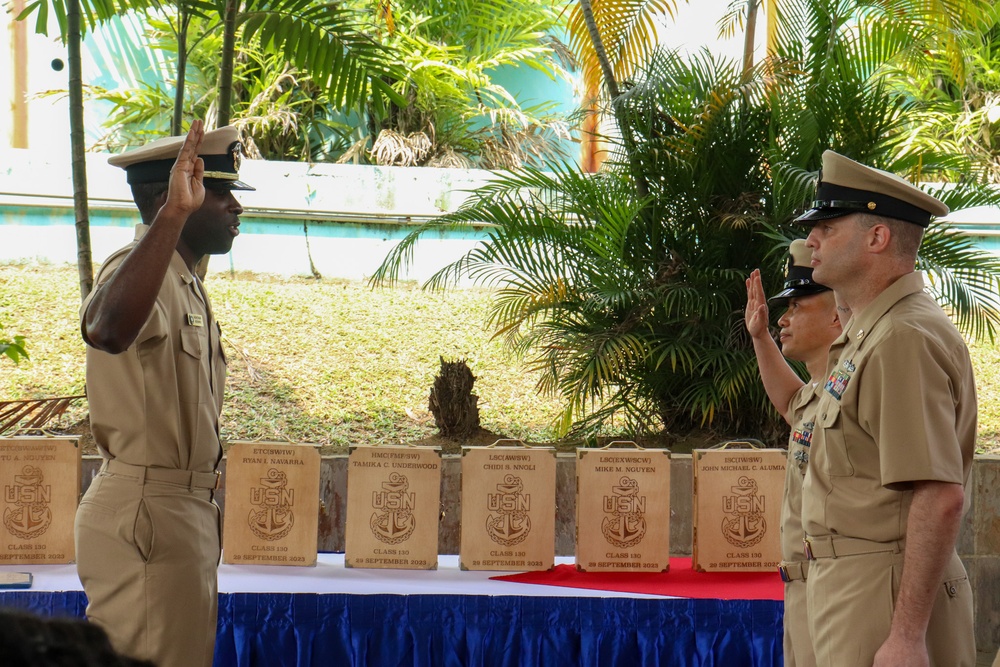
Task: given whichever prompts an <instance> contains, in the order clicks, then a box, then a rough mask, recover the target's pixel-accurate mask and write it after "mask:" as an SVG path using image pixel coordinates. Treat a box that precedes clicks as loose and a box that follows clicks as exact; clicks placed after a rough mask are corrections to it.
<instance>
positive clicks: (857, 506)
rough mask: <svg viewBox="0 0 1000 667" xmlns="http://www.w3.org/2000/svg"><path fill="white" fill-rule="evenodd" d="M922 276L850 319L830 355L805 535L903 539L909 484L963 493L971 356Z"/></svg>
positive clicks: (971, 410) (972, 427) (968, 463)
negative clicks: (941, 485) (945, 485)
mask: <svg viewBox="0 0 1000 667" xmlns="http://www.w3.org/2000/svg"><path fill="white" fill-rule="evenodd" d="M923 287H924V282H923V275H922V274H920V273H911V274H908V275H905V276H903V277H902V278H900V279H899V280H897V281H896V282H895V283H893V284H892V285H891V286H889V287H888V288H887V289H886V290H885V291H884V292H882V293H881V294H880V295H879V296H878V297H876V299H875V300H874V301H873V302H872V303H871V304H869V306H868V307H867V308H865V309H864V310H862V311H860V312H856V313H855V314H854V317H853V318H852V319H851V321H850V322H848V324H847V326H845V327H844V332H843V334H842V335H841V336H840V337H839V338H838V339H837V340H836V341H835V342H834V343H833V345H832V346H831V347H830V357H829V365H828V367H827V370H828V372H829V378H828V380H827V381H826V383H825V386H824V387H823V388H822V389H821V390H820V391H819V392H818V393H819V395H820V398H819V403H818V409H817V412H816V414H817V419H816V430H815V431H814V432H813V446H812V448H811V449H812V460H811V461H810V465H809V471H808V474H807V475H806V478H805V483H804V486H803V499H802V520H803V527H804V528H805V532H806V533H807V534H809V535H817V536H819V535H829V534H835V535H845V536H848V537H855V538H862V539H868V540H875V541H878V542H888V541H892V540H898V539H902V538H904V537H905V535H906V522H907V519H908V516H909V509H910V501H911V499H912V495H913V491H912V482H916V481H921V480H928V481H939V482H951V483H955V484H964V483H965V482H966V481H967V480H968V478H969V473H970V471H971V469H972V457H973V453H974V451H975V439H976V388H975V382H974V378H973V373H972V364H971V362H970V360H969V351H968V349H967V348H966V346H965V342H964V341H963V340H962V337H961V336H960V335H959V334H958V332H957V331H956V330H955V327H954V326H953V325H952V323H951V321H950V320H949V319H948V317H947V316H946V315H945V314H944V312H943V311H942V310H941V307H940V306H939V305H938V304H937V303H935V301H934V300H933V299H932V298H931V297H930V296H929V295H927V294H926V293H925V292H924V291H923Z"/></svg>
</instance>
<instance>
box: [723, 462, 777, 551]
mask: <svg viewBox="0 0 1000 667" xmlns="http://www.w3.org/2000/svg"><path fill="white" fill-rule="evenodd" d="M731 488H732V491H733V493H734V494H735V495H732V496H723V497H722V511H723V512H725V513H726V514H727V515H731V516H725V517H723V518H722V534H723V535H724V536H725V538H726V541H727V542H729V543H730V544H732V545H733V546H734V547H738V548H740V549H747V548H749V547H752V546H753V545H755V544H757V543H758V542H760V541H761V540H762V539H764V533H766V532H767V522H765V521H764V497H763V496H758V495H757V481H756V480H754V479H751V478H750V477H740V479H739V486H734V487H731Z"/></svg>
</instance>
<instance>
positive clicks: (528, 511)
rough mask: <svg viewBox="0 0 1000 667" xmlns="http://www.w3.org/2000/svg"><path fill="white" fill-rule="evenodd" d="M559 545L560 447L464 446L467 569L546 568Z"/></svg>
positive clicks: (462, 559)
mask: <svg viewBox="0 0 1000 667" xmlns="http://www.w3.org/2000/svg"><path fill="white" fill-rule="evenodd" d="M555 547H556V452H555V449H553V448H551V447H530V448H529V447H493V446H491V447H464V448H463V449H462V539H461V544H460V546H459V564H460V566H461V568H462V569H463V570H546V569H549V568H551V567H552V566H553V565H555V556H556V553H555V552H556V549H555Z"/></svg>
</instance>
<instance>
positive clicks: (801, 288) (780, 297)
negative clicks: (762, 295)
mask: <svg viewBox="0 0 1000 667" xmlns="http://www.w3.org/2000/svg"><path fill="white" fill-rule="evenodd" d="M829 291H830V288H829V287H826V286H825V285H816V284H815V283H814V284H812V285H796V286H795V287H789V288H788V289H785V290H782V291H780V292H778V293H777V294H775V295H774V296H772V297H771V298H770V299H768V300H767V305H768V306H787V305H788V301H789V299H794V298H796V297H800V296H812V295H813V294H820V293H822V292H829Z"/></svg>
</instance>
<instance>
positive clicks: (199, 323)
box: [187, 313, 205, 327]
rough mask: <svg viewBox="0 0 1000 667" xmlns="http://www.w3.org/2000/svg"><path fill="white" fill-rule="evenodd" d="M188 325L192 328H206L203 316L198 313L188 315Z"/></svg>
mask: <svg viewBox="0 0 1000 667" xmlns="http://www.w3.org/2000/svg"><path fill="white" fill-rule="evenodd" d="M187 323H188V326H192V327H203V326H205V321H204V318H203V317H202V316H201V315H198V314H197V313H188V314H187Z"/></svg>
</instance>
